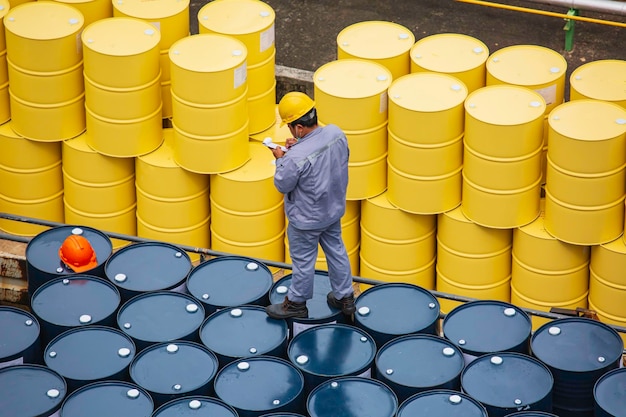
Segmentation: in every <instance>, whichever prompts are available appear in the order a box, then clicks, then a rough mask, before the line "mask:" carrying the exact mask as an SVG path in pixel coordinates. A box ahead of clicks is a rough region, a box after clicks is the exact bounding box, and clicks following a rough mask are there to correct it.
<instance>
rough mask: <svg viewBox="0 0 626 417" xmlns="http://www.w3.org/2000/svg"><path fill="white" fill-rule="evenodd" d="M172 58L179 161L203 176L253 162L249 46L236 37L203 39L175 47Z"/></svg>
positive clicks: (181, 42)
mask: <svg viewBox="0 0 626 417" xmlns="http://www.w3.org/2000/svg"><path fill="white" fill-rule="evenodd" d="M169 54H170V59H171V61H172V66H171V70H172V110H173V116H172V124H173V127H174V159H175V160H176V162H177V163H178V164H179V165H180V166H181V167H183V168H184V169H187V170H189V171H191V172H196V173H199V174H219V173H223V172H228V171H232V170H235V169H237V168H239V167H241V166H242V165H244V164H245V163H246V162H247V161H248V160H249V159H250V152H249V148H248V132H249V130H248V125H249V118H248V109H247V101H246V97H247V91H248V90H247V88H248V87H247V80H246V56H247V49H246V46H245V45H244V44H243V43H242V42H241V41H239V40H237V39H235V38H232V37H230V36H226V35H219V34H198V35H192V36H188V37H186V38H183V39H180V40H178V41H177V42H175V43H174V45H172V47H171V48H170V52H169ZM207 91H210V92H211V94H207V93H206V92H207ZM219 119H221V121H220V122H218V123H215V122H216V121H217V120H219Z"/></svg>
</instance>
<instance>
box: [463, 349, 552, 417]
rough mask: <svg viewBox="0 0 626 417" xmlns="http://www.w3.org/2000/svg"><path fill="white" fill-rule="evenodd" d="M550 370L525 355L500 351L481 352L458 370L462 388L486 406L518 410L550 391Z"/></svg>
mask: <svg viewBox="0 0 626 417" xmlns="http://www.w3.org/2000/svg"><path fill="white" fill-rule="evenodd" d="M553 383H554V380H553V378H552V374H551V373H550V370H549V369H548V368H547V367H546V366H545V365H544V364H542V363H541V362H539V361H538V360H536V359H535V358H532V357H530V356H528V355H523V354H520V353H512V352H501V353H497V354H492V355H485V356H481V357H480V358H478V359H476V360H474V361H472V362H470V363H469V364H468V365H467V366H466V367H465V369H464V370H463V372H462V373H461V387H462V389H463V392H464V393H466V394H468V395H470V396H471V397H472V398H475V399H476V400H478V401H480V402H481V403H482V404H484V405H486V406H493V407H498V408H507V409H511V410H518V409H520V408H523V407H525V406H532V405H533V404H535V403H538V402H540V401H541V400H543V399H544V398H546V397H550V396H551V394H552V386H553Z"/></svg>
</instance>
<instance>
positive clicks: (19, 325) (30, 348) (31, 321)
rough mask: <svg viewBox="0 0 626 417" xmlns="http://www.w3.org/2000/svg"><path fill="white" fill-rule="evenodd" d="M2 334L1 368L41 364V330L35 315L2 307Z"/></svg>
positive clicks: (0, 344) (0, 332)
mask: <svg viewBox="0 0 626 417" xmlns="http://www.w3.org/2000/svg"><path fill="white" fill-rule="evenodd" d="M0 334H1V335H3V336H1V338H2V342H0V368H5V367H7V366H11V365H22V364H25V363H35V364H41V348H42V346H41V330H40V327H39V322H38V321H37V319H36V318H35V316H34V315H32V314H31V313H29V312H27V311H26V310H22V309H19V308H16V307H10V306H0ZM8 335H10V337H7V336H8Z"/></svg>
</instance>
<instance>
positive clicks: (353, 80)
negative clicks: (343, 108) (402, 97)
mask: <svg viewBox="0 0 626 417" xmlns="http://www.w3.org/2000/svg"><path fill="white" fill-rule="evenodd" d="M313 81H314V83H315V86H316V87H317V88H319V89H320V90H321V91H322V92H324V93H326V94H328V95H330V96H335V97H339V98H345V99H358V98H368V97H372V96H375V95H378V94H382V93H385V92H386V91H387V89H388V88H389V86H390V85H391V82H392V75H391V71H389V70H388V69H387V68H385V67H384V66H383V65H382V64H379V63H377V62H373V61H366V60H361V59H340V60H336V61H331V62H328V63H326V64H324V65H322V66H321V67H319V68H318V69H317V71H315V73H314V74H313Z"/></svg>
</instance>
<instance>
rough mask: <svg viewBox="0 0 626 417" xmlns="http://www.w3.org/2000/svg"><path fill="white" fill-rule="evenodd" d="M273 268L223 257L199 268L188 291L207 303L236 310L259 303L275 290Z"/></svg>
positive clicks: (245, 258) (190, 277)
mask: <svg viewBox="0 0 626 417" xmlns="http://www.w3.org/2000/svg"><path fill="white" fill-rule="evenodd" d="M272 282H273V276H272V272H271V271H270V270H269V268H268V267H267V266H266V265H265V264H263V263H261V262H259V261H257V260H255V259H252V258H248V257H244V256H229V255H226V256H220V257H217V258H213V259H211V260H209V261H206V262H204V263H201V264H200V265H198V266H196V267H195V268H194V269H193V270H192V271H191V273H190V274H189V277H188V278H187V290H188V291H189V293H190V294H191V295H193V296H194V297H195V298H196V299H198V300H200V301H202V302H203V303H204V304H208V305H212V306H216V307H236V306H240V305H244V304H249V303H252V302H254V301H256V300H258V299H259V298H260V297H262V296H263V295H265V294H267V292H268V291H269V290H270V288H271V287H272Z"/></svg>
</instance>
